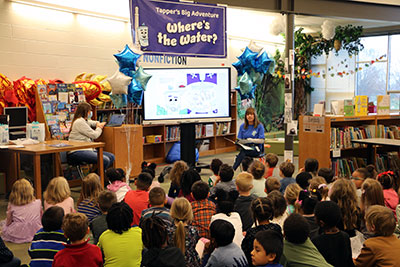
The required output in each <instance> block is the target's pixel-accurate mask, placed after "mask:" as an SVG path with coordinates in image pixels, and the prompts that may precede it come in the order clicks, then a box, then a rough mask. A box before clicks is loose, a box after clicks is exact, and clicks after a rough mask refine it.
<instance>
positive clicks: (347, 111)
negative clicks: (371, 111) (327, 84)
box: [343, 99, 354, 116]
mask: <svg viewBox="0 0 400 267" xmlns="http://www.w3.org/2000/svg"><path fill="white" fill-rule="evenodd" d="M343 112H344V115H345V116H354V103H353V99H345V100H343Z"/></svg>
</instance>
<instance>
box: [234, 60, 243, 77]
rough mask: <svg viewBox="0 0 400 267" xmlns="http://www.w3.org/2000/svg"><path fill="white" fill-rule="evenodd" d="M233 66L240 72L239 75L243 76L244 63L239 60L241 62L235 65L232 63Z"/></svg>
mask: <svg viewBox="0 0 400 267" xmlns="http://www.w3.org/2000/svg"><path fill="white" fill-rule="evenodd" d="M232 66H234V67H235V69H236V70H237V72H238V75H243V73H244V69H243V64H242V61H240V60H239V61H236V62H234V63H232Z"/></svg>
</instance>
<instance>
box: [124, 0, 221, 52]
mask: <svg viewBox="0 0 400 267" xmlns="http://www.w3.org/2000/svg"><path fill="white" fill-rule="evenodd" d="M130 13H131V23H132V28H133V29H132V31H133V34H132V35H133V39H134V43H136V44H138V45H139V46H140V49H141V50H142V51H143V52H146V53H151V54H173V55H185V56H200V57H217V58H225V57H226V56H227V44H226V7H222V6H216V5H210V4H200V3H185V2H175V1H161V0H130Z"/></svg>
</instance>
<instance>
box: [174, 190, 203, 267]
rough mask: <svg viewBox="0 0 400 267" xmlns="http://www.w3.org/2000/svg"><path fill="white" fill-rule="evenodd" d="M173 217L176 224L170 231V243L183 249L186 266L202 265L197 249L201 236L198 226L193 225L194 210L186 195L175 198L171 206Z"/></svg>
mask: <svg viewBox="0 0 400 267" xmlns="http://www.w3.org/2000/svg"><path fill="white" fill-rule="evenodd" d="M171 217H172V219H174V225H173V226H172V227H171V229H170V231H168V244H171V245H174V246H176V247H178V248H179V249H180V250H181V251H182V254H184V255H185V262H186V266H188V267H198V266H200V258H199V255H198V253H197V251H196V249H195V248H196V244H197V242H198V241H199V239H200V236H199V232H198V231H197V229H196V227H194V226H192V225H191V222H192V220H193V212H192V206H191V205H190V202H189V201H188V200H187V199H186V198H184V197H180V198H177V199H175V201H174V202H173V203H172V207H171Z"/></svg>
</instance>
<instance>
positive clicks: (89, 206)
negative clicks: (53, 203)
mask: <svg viewBox="0 0 400 267" xmlns="http://www.w3.org/2000/svg"><path fill="white" fill-rule="evenodd" d="M77 211H78V212H80V213H83V214H85V215H86V216H87V217H88V219H89V222H91V221H92V220H93V219H94V218H95V217H96V216H98V215H101V214H102V212H101V210H100V208H99V206H98V205H97V204H95V203H94V202H93V201H92V200H90V199H89V198H87V199H84V200H82V201H81V203H79V204H78V208H77Z"/></svg>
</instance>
